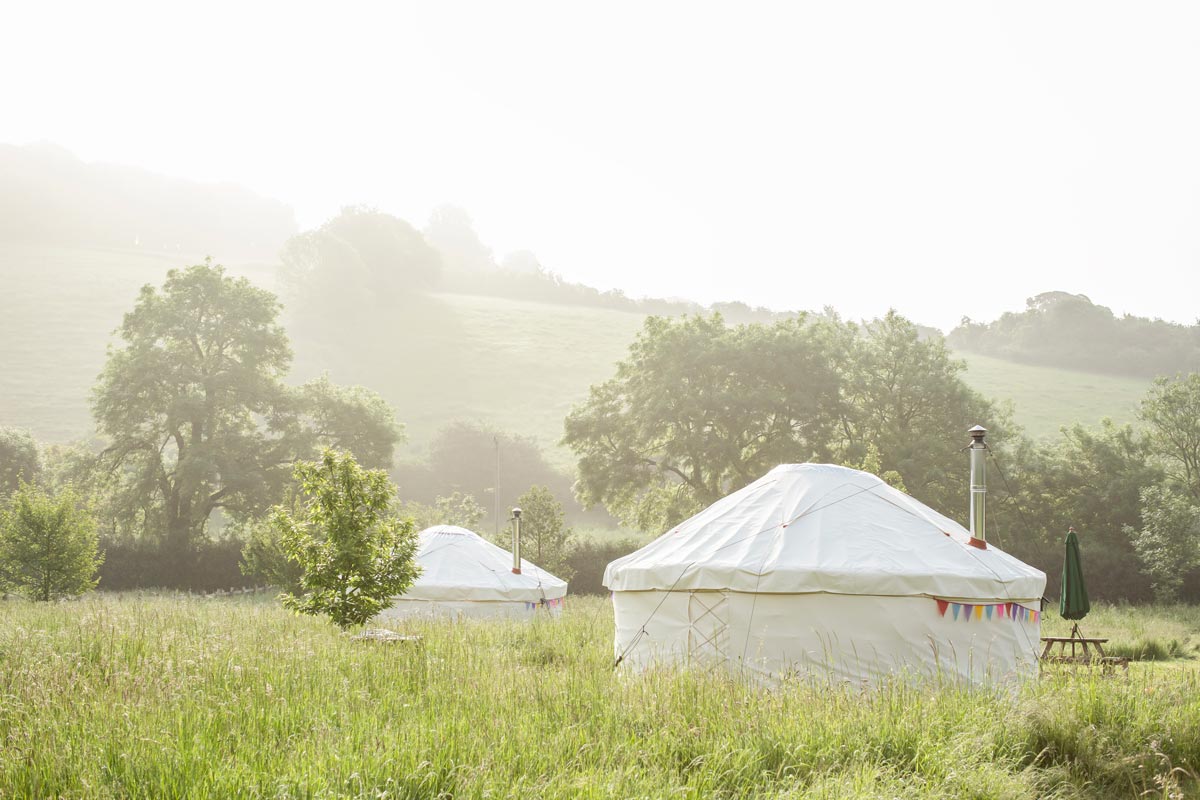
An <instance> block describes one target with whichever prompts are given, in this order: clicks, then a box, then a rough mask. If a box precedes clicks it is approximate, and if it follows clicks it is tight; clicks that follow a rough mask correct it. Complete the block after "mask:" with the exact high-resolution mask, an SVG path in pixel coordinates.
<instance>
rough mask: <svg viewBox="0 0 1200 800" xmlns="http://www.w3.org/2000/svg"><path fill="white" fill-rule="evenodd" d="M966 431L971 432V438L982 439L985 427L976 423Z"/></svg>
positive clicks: (985, 431)
mask: <svg viewBox="0 0 1200 800" xmlns="http://www.w3.org/2000/svg"><path fill="white" fill-rule="evenodd" d="M967 433H969V434H971V438H972V439H982V438H983V437H984V435H985V434H986V433H987V428H985V427H983V426H982V425H976V426H975V427H974V428H971V429H970V430H969V431H967Z"/></svg>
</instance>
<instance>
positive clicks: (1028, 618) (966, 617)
mask: <svg viewBox="0 0 1200 800" xmlns="http://www.w3.org/2000/svg"><path fill="white" fill-rule="evenodd" d="M558 602H560V603H561V602H562V600H561V599H560V600H559V601H558ZM934 602H936V603H937V610H938V616H939V617H945V616H946V611H947V609H949V611H950V616H951V617H952V618H953V619H955V620H957V619H958V618H959V617H960V616H961V617H962V619H963V621H964V622H970V621H971V620H972V619H975V620H984V619H988V620H991V619H1007V620H1011V621H1013V622H1032V623H1034V624H1035V625H1036V624H1037V623H1038V622H1040V621H1041V619H1042V612H1041V611H1040V610H1038V609H1035V608H1026V607H1025V606H1023V605H1021V604H1020V603H954V602H951V601H950V600H940V599H938V598H936V597H935V598H934Z"/></svg>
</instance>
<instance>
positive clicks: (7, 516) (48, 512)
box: [0, 482, 104, 601]
mask: <svg viewBox="0 0 1200 800" xmlns="http://www.w3.org/2000/svg"><path fill="white" fill-rule="evenodd" d="M97 548H98V540H97V537H96V525H95V522H94V521H93V519H92V517H91V515H90V514H89V513H88V512H87V510H86V509H85V508H84V507H83V505H82V501H81V499H80V498H79V496H78V495H76V494H75V492H74V491H72V490H71V489H65V490H63V491H60V492H59V493H58V494H57V495H56V496H52V495H50V494H47V493H46V492H45V490H43V489H41V488H39V487H37V486H34V485H33V484H29V483H24V482H22V483H21V485H20V486H19V487H18V489H17V491H16V492H15V493H14V494H13V495H12V497H11V498H10V500H9V502H8V505H7V507H6V508H5V510H4V511H3V513H0V588H3V589H4V591H7V592H13V593H14V594H19V595H23V596H25V597H28V598H30V599H32V600H44V601H45V600H55V599H58V598H60V597H74V596H76V595H81V594H84V593H85V592H88V591H90V590H92V589H93V588H95V586H96V583H97V582H98V579H97V578H96V570H97V569H99V567H100V564H101V563H103V561H104V556H103V555H101V554H100V553H99V552H98V551H97Z"/></svg>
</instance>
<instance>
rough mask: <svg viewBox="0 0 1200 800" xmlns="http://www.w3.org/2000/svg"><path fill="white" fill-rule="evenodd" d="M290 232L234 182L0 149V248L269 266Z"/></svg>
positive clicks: (54, 152) (291, 222)
mask: <svg viewBox="0 0 1200 800" xmlns="http://www.w3.org/2000/svg"><path fill="white" fill-rule="evenodd" d="M295 232H296V222H295V218H294V216H293V214H292V210H291V209H290V208H289V207H288V206H286V205H285V204H283V203H281V202H279V201H278V200H271V199H269V198H265V197H260V196H258V195H256V194H254V193H252V192H249V191H247V190H246V189H243V188H242V187H240V186H236V185H234V184H229V183H222V184H205V183H198V182H195V181H187V180H181V179H177V178H168V177H165V176H162V175H156V174H154V173H151V172H147V171H145V170H140V169H136V168H133V167H124V166H118V165H114V164H89V163H85V162H83V161H80V160H79V159H78V158H76V157H75V156H74V155H72V154H71V153H69V152H68V151H66V150H63V149H62V148H59V147H55V146H53V145H48V144H40V145H29V146H25V147H17V146H13V145H0V242H17V243H30V244H50V245H58V246H74V247H104V248H120V249H126V250H127V249H145V250H150V251H155V252H172V253H175V252H179V253H185V254H188V255H205V254H210V253H214V254H216V253H219V254H221V256H222V257H223V258H236V259H262V260H268V259H270V260H274V259H275V257H276V255H277V254H278V252H279V248H280V246H281V245H282V244H283V242H284V241H286V240H287V238H288V237H289V236H291V235H292V234H294V233H295Z"/></svg>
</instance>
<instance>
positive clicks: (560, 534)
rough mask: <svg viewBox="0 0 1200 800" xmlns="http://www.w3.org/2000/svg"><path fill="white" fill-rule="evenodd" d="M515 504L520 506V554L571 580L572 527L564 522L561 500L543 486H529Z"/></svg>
mask: <svg viewBox="0 0 1200 800" xmlns="http://www.w3.org/2000/svg"><path fill="white" fill-rule="evenodd" d="M517 506H518V507H519V508H520V509H521V555H522V556H528V558H529V560H530V561H532V562H533V563H534V564H537V565H538V566H539V567H541V568H542V569H544V570H546V571H547V572H549V573H551V574H553V575H556V576H558V577H559V578H562V579H563V580H570V579H571V575H570V573H571V571H572V570H571V568H570V565H569V564H568V563H567V555H568V552H569V550H570V544H571V529H570V528H568V527H567V525H566V521H565V515H564V514H563V507H562V503H560V502H558V500H557V499H556V498H555V497H554V495H553V494H552V493H551V491H550V490H549V489H547V488H546V487H545V486H531V487H529V491H527V492H525V494H523V495H521V497H520V498H519V499H518V500H517ZM503 544H505V546H508V543H503Z"/></svg>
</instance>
